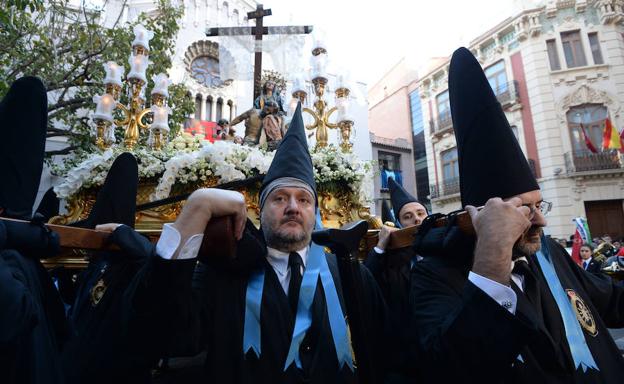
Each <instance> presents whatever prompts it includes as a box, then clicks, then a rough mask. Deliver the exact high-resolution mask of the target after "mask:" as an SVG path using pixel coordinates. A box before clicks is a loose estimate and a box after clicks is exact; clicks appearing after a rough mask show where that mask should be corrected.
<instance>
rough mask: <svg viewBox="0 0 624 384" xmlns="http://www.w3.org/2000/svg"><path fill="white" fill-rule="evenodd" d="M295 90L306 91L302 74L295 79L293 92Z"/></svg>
mask: <svg viewBox="0 0 624 384" xmlns="http://www.w3.org/2000/svg"><path fill="white" fill-rule="evenodd" d="M295 92H306V87H305V81H304V80H303V79H302V78H301V77H300V76H297V77H295V78H294V79H293V86H292V93H295Z"/></svg>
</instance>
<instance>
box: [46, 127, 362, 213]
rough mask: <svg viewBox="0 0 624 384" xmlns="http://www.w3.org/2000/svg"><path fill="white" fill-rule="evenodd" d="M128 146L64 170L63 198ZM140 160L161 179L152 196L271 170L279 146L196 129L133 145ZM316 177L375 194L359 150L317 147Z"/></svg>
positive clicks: (96, 181) (142, 171) (330, 185)
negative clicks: (154, 146) (215, 137)
mask: <svg viewBox="0 0 624 384" xmlns="http://www.w3.org/2000/svg"><path fill="white" fill-rule="evenodd" d="M126 151H127V150H126V149H125V148H124V147H123V146H115V147H112V148H110V149H108V150H106V151H105V152H103V153H100V154H94V155H91V156H89V157H88V158H87V159H86V160H84V161H82V162H81V163H79V164H78V165H76V166H74V167H71V168H69V169H66V170H65V171H61V173H62V174H64V179H63V180H62V182H61V183H60V184H58V185H57V186H55V187H54V191H55V192H56V194H57V196H58V197H59V198H63V199H67V198H69V197H71V196H73V195H74V194H76V193H78V192H79V191H80V190H81V189H83V188H90V187H95V186H99V185H102V184H103V183H104V180H105V178H106V174H107V173H108V170H109V169H110V167H111V165H112V163H113V160H114V159H115V158H116V157H117V156H118V155H119V154H121V153H122V152H126ZM131 152H132V153H133V154H134V155H135V156H136V157H137V159H138V162H139V178H140V179H141V180H158V185H157V186H156V188H155V190H154V193H153V194H152V196H151V197H150V198H151V200H160V199H164V198H166V197H169V195H170V194H171V190H172V188H173V187H174V186H175V185H189V184H191V185H193V184H201V182H202V181H206V180H207V179H208V177H211V176H216V177H218V178H219V183H227V182H231V181H235V180H243V179H246V178H249V177H253V176H256V175H260V174H265V173H266V172H267V171H268V169H269V166H270V165H271V162H272V161H273V156H274V154H275V153H274V152H266V151H264V150H262V149H259V148H255V147H247V146H242V145H238V144H235V143H232V142H230V141H217V142H215V143H214V144H213V143H210V142H209V141H206V140H203V139H201V138H199V137H195V136H192V135H190V134H182V135H180V136H178V137H176V138H174V139H173V140H172V141H171V142H170V143H169V144H168V146H167V147H166V148H165V149H164V150H162V151H159V152H158V151H150V150H147V149H142V148H141V149H137V150H135V151H131ZM311 157H312V164H313V166H314V173H315V181H316V183H317V185H318V186H319V187H320V188H322V189H335V188H349V189H350V191H351V192H352V193H354V194H356V196H357V198H358V199H359V200H360V202H362V203H368V202H370V201H371V200H372V197H371V191H370V190H371V188H370V185H366V183H369V184H371V183H372V172H371V170H372V167H371V165H370V164H369V163H367V162H363V161H360V160H359V159H358V158H357V157H356V156H355V155H353V154H345V153H342V152H341V151H340V150H338V149H337V148H335V147H333V146H330V147H327V148H322V149H318V150H314V151H312V152H311Z"/></svg>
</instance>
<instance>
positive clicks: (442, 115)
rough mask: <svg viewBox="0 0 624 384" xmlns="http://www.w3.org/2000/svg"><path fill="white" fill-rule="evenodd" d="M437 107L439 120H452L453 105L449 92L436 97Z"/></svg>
mask: <svg viewBox="0 0 624 384" xmlns="http://www.w3.org/2000/svg"><path fill="white" fill-rule="evenodd" d="M436 105H437V107H438V119H439V120H447V119H450V118H451V104H450V103H449V92H448V90H447V91H444V92H442V93H440V94H439V95H438V96H436Z"/></svg>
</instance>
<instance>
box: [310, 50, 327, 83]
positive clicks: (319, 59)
mask: <svg viewBox="0 0 624 384" xmlns="http://www.w3.org/2000/svg"><path fill="white" fill-rule="evenodd" d="M310 63H311V65H312V79H315V78H317V77H323V78H327V73H326V72H325V67H326V65H327V54H325V53H321V54H320V55H316V56H312V58H311V60H310Z"/></svg>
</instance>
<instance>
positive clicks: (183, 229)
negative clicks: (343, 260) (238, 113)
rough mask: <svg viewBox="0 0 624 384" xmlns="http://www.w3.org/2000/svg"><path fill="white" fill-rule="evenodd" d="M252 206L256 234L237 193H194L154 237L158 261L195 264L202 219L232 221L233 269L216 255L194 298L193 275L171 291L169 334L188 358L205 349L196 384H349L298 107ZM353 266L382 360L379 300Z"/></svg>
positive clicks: (197, 279)
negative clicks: (174, 308) (318, 241)
mask: <svg viewBox="0 0 624 384" xmlns="http://www.w3.org/2000/svg"><path fill="white" fill-rule="evenodd" d="M259 201H260V207H261V208H260V220H261V225H260V227H261V228H260V231H258V230H257V229H256V228H255V227H254V226H253V224H251V222H250V221H247V224H246V225H245V226H243V223H244V222H245V220H246V207H245V203H244V200H243V198H242V196H241V195H240V194H239V193H236V192H229V191H218V190H211V189H205V190H199V191H196V192H195V193H194V194H193V195H192V196H191V198H190V199H189V200H188V201H187V204H186V205H185V207H184V210H183V212H182V214H181V215H180V217H179V218H178V220H177V221H176V223H175V224H173V225H172V226H169V227H168V228H166V229H165V231H163V234H162V237H161V239H160V240H159V246H158V252H159V255H160V256H162V257H165V258H169V257H172V256H173V257H174V258H177V259H187V260H190V261H191V262H192V263H193V264H195V262H194V261H193V258H195V257H196V256H197V253H198V250H199V245H200V243H201V240H202V236H203V231H204V227H205V226H206V223H207V222H208V220H209V219H210V218H211V217H212V216H214V215H222V214H233V215H235V216H236V223H237V224H236V228H237V229H236V231H235V232H236V234H237V237H238V238H240V240H239V241H238V243H237V250H236V259H235V263H233V264H227V263H223V262H218V261H217V260H219V258H218V257H214V256H215V255H212V256H211V257H210V258H208V259H203V260H200V262H199V263H198V267H197V269H196V271H195V276H194V278H193V289H192V292H191V285H190V275H189V276H188V279H189V281H188V285H187V286H186V287H185V288H186V289H185V290H180V292H178V294H179V296H180V300H181V302H180V304H179V308H180V310H179V311H178V313H177V315H178V316H177V319H176V320H175V321H173V322H172V323H173V324H175V326H176V329H177V334H176V332H174V337H175V338H176V340H177V341H178V343H186V344H187V346H188V345H190V344H193V343H194V344H195V345H194V346H192V345H191V347H194V351H190V352H198V351H199V350H202V349H203V350H206V351H207V357H206V362H205V369H204V373H203V377H202V379H201V381H200V380H199V379H198V381H196V382H212V383H258V382H260V383H265V382H276V383H277V382H279V383H299V382H313V383H341V382H352V381H353V379H354V373H353V369H354V368H353V365H352V357H351V349H350V344H349V337H348V332H347V325H346V322H345V318H344V311H343V308H344V303H343V301H342V300H343V299H342V289H341V281H340V276H339V275H338V270H337V264H336V258H335V256H333V255H330V254H325V252H324V251H323V250H322V247H319V246H317V245H315V244H314V243H311V234H312V230H313V229H314V227H315V218H316V209H317V203H316V201H317V194H316V184H315V181H314V174H313V167H312V161H311V158H310V154H309V152H308V145H307V140H306V137H305V132H304V126H303V120H302V117H301V105H299V106H298V107H297V110H296V112H295V114H294V117H293V119H292V122H291V124H290V128H289V129H288V131H287V133H286V135H285V137H284V139H283V140H282V142H281V144H280V146H279V148H278V149H277V151H276V153H275V157H274V159H273V162H272V163H271V166H270V168H269V170H268V172H267V174H266V176H265V177H264V180H263V183H262V186H261V188H260V192H259ZM222 207H227V208H228V209H229V211H228V212H226V211H225V210H224V209H223V208H222ZM232 207H234V208H232ZM241 220H242V221H241ZM243 227H244V228H243ZM184 244H185V245H184ZM180 245H184V246H182V247H180ZM183 261H184V260H180V262H183ZM190 266H191V267H192V265H190ZM360 270H361V273H362V278H363V280H364V288H365V289H364V290H363V291H362V292H361V294H362V296H363V298H364V299H363V300H365V301H366V302H367V303H369V304H370V313H366V314H365V315H364V316H366V317H367V318H370V319H371V322H372V324H373V326H374V329H377V330H379V333H377V334H373V335H371V340H370V341H371V342H372V343H373V345H374V346H375V347H374V348H373V350H374V351H375V353H379V356H376V359H377V361H379V362H382V361H383V358H384V357H383V351H382V348H381V347H380V344H381V336H382V331H383V329H384V323H383V321H384V320H383V319H384V314H385V311H384V303H383V299H382V297H381V294H380V293H379V290H378V288H377V286H376V284H375V282H374V280H373V278H372V276H371V275H370V274H369V273H368V271H367V270H366V269H365V268H364V267H361V269H360ZM319 271H320V272H319ZM330 281H331V282H332V283H329V282H330ZM314 287H316V288H314ZM193 298H194V299H195V300H193ZM295 324H296V325H295ZM293 334H294V335H293ZM191 349H193V348H191ZM371 380H372V381H377V378H371Z"/></svg>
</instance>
